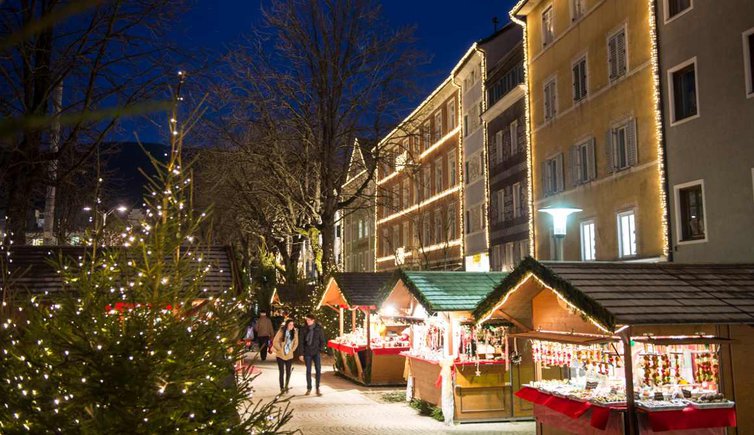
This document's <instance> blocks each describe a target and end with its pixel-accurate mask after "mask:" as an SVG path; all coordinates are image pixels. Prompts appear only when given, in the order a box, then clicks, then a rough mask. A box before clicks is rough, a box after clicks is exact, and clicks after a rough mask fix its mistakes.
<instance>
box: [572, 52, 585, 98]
mask: <svg viewBox="0 0 754 435" xmlns="http://www.w3.org/2000/svg"><path fill="white" fill-rule="evenodd" d="M582 62H583V63H584V88H583V89H582V90H581V91H582V95H580V96H579V97H578V98H577V95H576V86H575V84H576V78H575V77H574V69H575V68H576V67H577V66H578V65H580V64H581V63H582ZM571 92H572V93H573V104H580V103H582V102H584V101H586V100H587V99H589V55H588V54H587V53H584V54H583V55H581V56H579V57H577V58H576V60H575V61H573V62H571Z"/></svg>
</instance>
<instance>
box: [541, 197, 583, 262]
mask: <svg viewBox="0 0 754 435" xmlns="http://www.w3.org/2000/svg"><path fill="white" fill-rule="evenodd" d="M539 211H540V212H542V213H547V214H549V215H550V216H552V237H553V239H554V240H555V261H563V240H564V239H565V236H566V227H567V224H568V216H569V215H571V214H573V213H578V212H580V211H581V209H580V208H570V207H552V208H543V209H540V210H539Z"/></svg>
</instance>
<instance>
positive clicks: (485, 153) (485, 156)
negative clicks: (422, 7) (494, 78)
mask: <svg viewBox="0 0 754 435" xmlns="http://www.w3.org/2000/svg"><path fill="white" fill-rule="evenodd" d="M477 53H479V56H480V57H481V58H482V83H481V87H482V113H484V112H486V111H487V98H486V95H487V87H486V86H485V83H486V82H487V55H486V53H485V52H484V50H480V49H478V48H477ZM482 113H480V114H479V119H481V120H482V161H483V162H484V165H482V171H483V172H482V175H483V177H484V206H483V209H484V213H483V214H482V219H484V241H485V246H486V248H485V249H486V250H487V255H489V249H490V217H489V210H490V207H489V204H490V177H491V176H492V173H491V171H490V170H489V155H490V154H489V140H488V139H487V133H488V132H487V121H485V120H484V118H482ZM501 146H502V144H501ZM487 261H488V266H489V259H488V260H487Z"/></svg>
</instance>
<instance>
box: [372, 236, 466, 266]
mask: <svg viewBox="0 0 754 435" xmlns="http://www.w3.org/2000/svg"><path fill="white" fill-rule="evenodd" d="M462 240H463V238H458V239H455V240H451V241H449V242H447V243H446V242H442V243H435V244H434V245H429V246H425V247H421V248H419V251H421V252H422V253H426V252H433V251H438V250H441V249H447V248H452V247H454V246H461V241H462ZM403 256H404V257H411V256H413V252H406V253H405V254H403ZM390 260H395V255H388V256H386V257H380V258H378V259H377V261H378V262H380V263H382V262H385V261H390Z"/></svg>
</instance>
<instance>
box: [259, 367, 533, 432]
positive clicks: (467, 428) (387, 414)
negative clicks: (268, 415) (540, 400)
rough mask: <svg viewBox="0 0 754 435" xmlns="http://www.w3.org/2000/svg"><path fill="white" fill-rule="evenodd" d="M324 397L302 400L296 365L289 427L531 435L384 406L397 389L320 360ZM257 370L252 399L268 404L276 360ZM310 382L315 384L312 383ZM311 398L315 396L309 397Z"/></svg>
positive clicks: (516, 425)
mask: <svg viewBox="0 0 754 435" xmlns="http://www.w3.org/2000/svg"><path fill="white" fill-rule="evenodd" d="M322 362H323V364H322V365H323V367H322V371H323V373H322V396H321V397H317V396H316V395H314V394H312V395H310V396H305V395H304V393H305V392H306V376H305V370H306V367H305V366H304V365H303V363H296V364H294V366H293V367H294V368H293V374H292V375H291V384H290V388H291V391H290V393H289V394H288V395H286V396H284V397H287V398H288V401H289V403H290V406H291V409H293V419H292V420H291V423H289V426H288V427H287V428H289V429H300V430H301V432H302V433H303V434H304V435H319V434H323V435H324V434H365V435H366V434H380V435H389V434H396V435H397V434H408V433H411V434H455V433H463V434H490V435H492V434H495V435H500V434H517V435H522V434H533V433H535V430H534V423H532V422H511V423H485V424H463V425H455V426H446V425H444V424H443V423H441V422H438V421H435V420H433V419H432V418H430V417H424V416H420V415H418V414H417V412H416V411H415V410H413V409H412V408H410V407H409V406H408V405H407V404H405V403H386V402H383V401H382V400H381V397H382V394H384V393H387V392H392V391H403V390H396V389H395V388H368V387H363V386H360V385H357V384H354V383H352V382H350V381H347V380H345V379H343V378H341V377H339V376H336V375H335V374H334V373H333V370H332V367H331V365H332V364H331V362H329V360H328V361H324V360H323V361H322ZM256 367H257V368H258V369H260V370H261V375H260V376H259V377H258V378H257V379H256V380H255V381H254V390H255V395H254V399H255V400H257V399H262V400H265V399H270V398H272V397H274V396H275V395H276V394H278V393H279V391H280V388H279V386H278V370H277V363H276V362H275V361H274V357H270V358H268V360H267V361H265V362H262V361H259V360H257V361H256ZM312 381H314V380H313V379H312ZM312 393H313V392H312Z"/></svg>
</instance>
